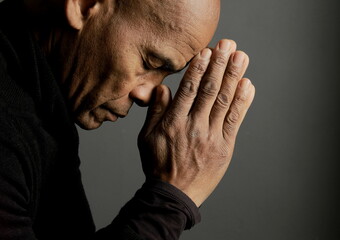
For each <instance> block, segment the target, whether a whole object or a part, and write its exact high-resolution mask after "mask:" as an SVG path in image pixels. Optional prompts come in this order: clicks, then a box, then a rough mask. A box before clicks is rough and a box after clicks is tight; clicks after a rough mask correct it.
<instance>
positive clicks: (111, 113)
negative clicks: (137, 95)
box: [101, 105, 127, 122]
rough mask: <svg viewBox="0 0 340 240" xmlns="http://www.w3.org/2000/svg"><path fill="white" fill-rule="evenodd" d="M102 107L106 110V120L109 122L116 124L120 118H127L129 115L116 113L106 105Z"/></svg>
mask: <svg viewBox="0 0 340 240" xmlns="http://www.w3.org/2000/svg"><path fill="white" fill-rule="evenodd" d="M101 107H102V108H103V109H105V110H106V116H105V120H107V121H111V122H115V121H117V120H118V118H125V117H126V115H127V114H121V113H116V112H114V111H112V110H111V109H110V108H108V107H107V106H104V105H103V106H101Z"/></svg>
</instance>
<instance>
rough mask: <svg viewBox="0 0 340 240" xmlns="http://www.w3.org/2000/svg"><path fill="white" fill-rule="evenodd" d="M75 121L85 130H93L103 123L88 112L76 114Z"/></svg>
mask: <svg viewBox="0 0 340 240" xmlns="http://www.w3.org/2000/svg"><path fill="white" fill-rule="evenodd" d="M75 123H76V124H77V125H78V126H79V127H80V128H82V129H85V130H94V129H97V128H99V127H100V126H101V125H102V124H103V122H100V121H97V120H96V118H95V117H94V116H91V115H90V114H89V113H87V114H81V115H79V116H77V117H76V118H75Z"/></svg>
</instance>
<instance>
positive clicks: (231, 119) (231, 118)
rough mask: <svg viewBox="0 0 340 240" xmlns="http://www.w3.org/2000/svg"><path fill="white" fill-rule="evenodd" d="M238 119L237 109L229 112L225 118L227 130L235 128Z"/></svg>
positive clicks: (238, 112)
mask: <svg viewBox="0 0 340 240" xmlns="http://www.w3.org/2000/svg"><path fill="white" fill-rule="evenodd" d="M239 119H240V111H239V110H238V108H234V109H233V110H232V111H230V112H229V114H228V116H227V122H228V123H229V124H228V126H229V128H230V129H229V130H232V129H233V128H235V127H236V124H237V123H238V121H239Z"/></svg>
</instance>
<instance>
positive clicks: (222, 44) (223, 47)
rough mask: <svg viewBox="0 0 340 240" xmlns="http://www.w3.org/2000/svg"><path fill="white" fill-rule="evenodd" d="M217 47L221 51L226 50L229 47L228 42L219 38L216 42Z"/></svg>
mask: <svg viewBox="0 0 340 240" xmlns="http://www.w3.org/2000/svg"><path fill="white" fill-rule="evenodd" d="M218 47H219V49H220V50H222V51H228V50H229V48H230V42H229V41H228V40H221V41H220V42H219V43H218Z"/></svg>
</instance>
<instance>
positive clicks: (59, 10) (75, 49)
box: [0, 0, 255, 239]
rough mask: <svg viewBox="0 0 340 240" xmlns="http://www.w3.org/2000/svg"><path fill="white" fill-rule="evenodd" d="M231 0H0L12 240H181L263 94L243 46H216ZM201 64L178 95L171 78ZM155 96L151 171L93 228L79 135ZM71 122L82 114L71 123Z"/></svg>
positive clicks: (2, 182) (1, 189) (146, 142)
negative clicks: (225, 1) (223, 4)
mask: <svg viewBox="0 0 340 240" xmlns="http://www.w3.org/2000/svg"><path fill="white" fill-rule="evenodd" d="M219 11H220V3H219V0H199V1H198V0H180V1H171V0H161V1H159V0H145V1H141V0H49V1H46V0H45V1H38V0H37V1H33V0H25V1H23V0H5V1H4V2H3V3H1V4H0V84H1V87H0V99H1V100H0V109H1V116H0V123H1V124H0V133H1V134H0V153H1V156H0V196H1V197H0V239H178V238H179V236H180V234H181V232H182V231H183V230H184V229H189V228H191V227H192V226H193V225H195V224H196V223H197V222H199V221H200V215H199V212H198V207H199V206H201V204H202V203H203V202H204V201H205V199H206V198H207V197H208V196H209V195H210V194H211V192H212V191H213V190H214V189H215V187H216V186H217V184H218V183H219V181H220V180H221V178H222V177H223V175H224V173H225V171H226V170H227V168H228V164H229V162H230V160H231V156H232V151H233V146H234V143H235V138H236V135H237V131H238V129H239V127H240V125H241V122H242V120H243V118H244V116H245V114H246V111H247V109H248V108H249V106H250V104H251V102H252V100H253V97H254V92H255V90H254V86H253V85H252V84H251V82H250V81H249V80H248V79H245V78H243V75H244V73H245V70H246V68H247V65H248V57H247V55H246V54H245V53H243V52H240V51H236V44H235V43H234V42H233V41H230V40H221V41H220V42H219V44H218V45H217V46H216V47H215V49H213V50H210V49H208V48H205V47H206V46H207V44H208V43H209V41H210V40H211V38H212V36H213V33H214V31H215V29H216V26H217V23H218V18H219ZM189 62H190V65H189V67H188V70H187V72H186V73H185V76H184V78H183V80H182V82H181V84H180V87H179V90H178V92H177V93H176V95H175V96H174V99H173V100H172V98H171V94H170V91H169V89H168V88H167V87H166V86H164V85H161V83H162V81H163V79H164V78H165V77H166V76H167V75H169V74H171V73H174V72H177V71H180V70H181V69H183V68H184V67H185V66H186V65H187V63H189ZM134 102H135V103H137V104H138V105H141V106H149V111H148V115H147V119H146V122H145V125H144V127H143V129H142V131H141V133H140V135H139V148H140V153H141V160H142V164H143V171H144V173H145V176H146V181H145V183H144V185H143V187H142V188H141V189H140V190H138V191H137V193H136V195H135V196H134V198H132V199H131V200H130V201H129V202H128V203H127V204H126V205H125V206H124V207H123V208H122V209H121V211H120V213H119V215H118V216H117V217H116V218H115V219H114V220H113V222H112V223H111V224H110V225H109V226H107V227H106V228H104V229H101V230H99V231H97V232H95V228H94V224H93V221H92V218H91V214H90V211H89V206H88V203H87V200H86V197H85V194H84V191H83V187H82V184H81V178H80V172H79V163H80V162H79V159H78V135H77V132H76V129H75V127H74V124H73V123H72V121H73V120H74V121H75V122H76V123H77V124H78V125H79V126H81V127H82V128H84V129H95V128H98V127H99V126H100V125H101V124H102V123H103V122H104V121H112V122H114V121H116V120H117V118H118V117H124V116H126V115H127V113H128V111H129V109H130V107H131V106H132V104H133V103H134ZM71 119H72V120H71Z"/></svg>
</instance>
